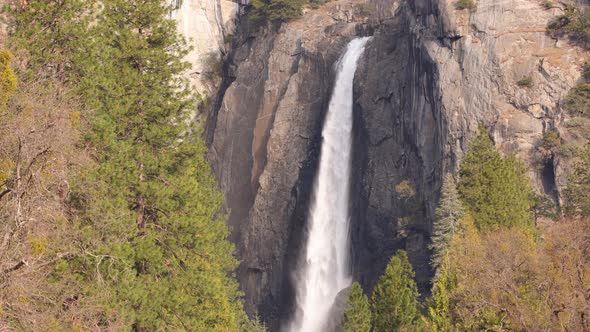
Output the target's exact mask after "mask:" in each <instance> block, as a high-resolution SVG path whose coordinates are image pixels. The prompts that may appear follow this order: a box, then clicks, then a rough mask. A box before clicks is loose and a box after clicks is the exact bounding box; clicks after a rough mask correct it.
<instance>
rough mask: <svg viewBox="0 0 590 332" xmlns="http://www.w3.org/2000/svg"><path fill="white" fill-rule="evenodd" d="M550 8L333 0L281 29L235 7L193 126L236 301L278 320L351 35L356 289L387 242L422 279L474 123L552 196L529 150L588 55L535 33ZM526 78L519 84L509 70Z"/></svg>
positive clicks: (380, 263)
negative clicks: (200, 127) (200, 135)
mask: <svg viewBox="0 0 590 332" xmlns="http://www.w3.org/2000/svg"><path fill="white" fill-rule="evenodd" d="M559 11H560V9H552V10H550V11H547V10H545V9H544V8H543V7H542V6H541V2H540V1H537V0H510V1H497V0H478V1H477V10H476V11H473V12H469V11H467V10H462V11H458V10H456V9H455V7H454V1H447V0H412V1H410V0H407V1H406V0H374V1H373V2H371V3H357V2H349V1H343V0H341V1H334V2H330V3H327V4H326V5H324V6H322V7H321V8H319V9H315V10H308V11H307V12H306V13H305V15H304V16H303V17H302V18H301V19H299V20H296V21H293V22H290V23H288V24H283V25H282V26H281V27H280V28H279V29H276V28H270V27H269V28H263V29H261V30H258V31H257V32H254V30H253V29H249V28H248V22H247V20H242V23H241V25H240V27H239V28H238V33H237V37H236V39H235V40H234V42H233V48H232V52H231V56H230V57H229V58H228V61H227V62H226V64H225V67H224V81H223V83H222V88H221V90H220V91H219V93H218V95H217V97H216V98H215V100H213V102H212V104H211V105H212V106H211V110H210V113H209V119H208V122H207V128H206V138H207V141H208V144H209V146H210V152H209V159H210V160H211V163H212V166H213V169H214V172H215V174H216V176H217V178H218V180H219V181H220V185H221V187H222V190H223V191H224V193H225V194H226V201H227V206H228V208H230V209H231V215H230V218H229V223H230V225H231V226H232V227H233V229H234V232H233V234H232V240H233V241H234V242H235V243H236V244H237V248H238V254H239V257H240V259H241V260H242V264H241V266H240V268H239V270H238V278H239V280H240V283H241V286H242V289H243V290H244V292H245V295H246V296H245V302H246V307H247V310H248V311H249V312H250V313H254V312H258V313H259V314H260V315H261V317H262V318H263V320H264V321H266V322H267V323H268V324H269V327H270V330H271V331H276V330H278V329H279V326H280V325H281V321H285V320H287V319H289V312H290V311H291V310H292V309H293V306H292V305H293V303H292V302H293V298H294V294H293V288H292V280H291V275H292V271H293V270H294V269H295V268H296V266H297V263H298V257H299V255H300V251H301V248H302V244H303V241H304V239H305V236H306V234H305V233H306V220H307V210H308V205H309V197H310V194H311V191H312V187H313V179H314V176H315V172H316V168H317V162H318V157H319V153H320V151H319V147H320V141H321V128H322V122H323V117H324V113H325V110H326V106H327V102H328V100H329V97H330V92H331V85H332V83H333V78H334V68H333V64H334V63H335V61H336V60H337V58H338V56H339V55H340V54H341V53H342V51H343V49H344V47H345V45H346V43H347V42H348V41H349V40H350V39H351V38H353V37H354V36H357V35H366V34H372V35H373V39H372V40H371V41H370V42H369V43H368V45H367V49H366V51H365V53H364V55H363V57H362V58H361V60H360V63H359V68H358V70H357V74H356V78H355V110H354V112H355V125H354V157H353V159H354V160H353V174H352V179H353V186H352V198H351V216H352V226H351V227H352V229H351V237H352V258H353V275H354V277H355V279H356V280H360V281H361V283H362V285H363V286H364V288H365V290H366V291H370V290H371V288H372V287H373V285H374V283H375V282H376V280H377V278H378V276H379V275H380V274H381V273H382V271H383V270H384V268H385V266H386V264H387V262H388V260H389V257H390V256H392V255H393V254H394V253H395V251H396V250H398V249H406V250H407V251H408V254H409V257H410V260H411V262H412V264H413V265H414V268H415V269H416V278H417V281H418V284H419V288H420V290H421V291H422V292H423V293H425V292H427V291H428V285H429V280H430V278H431V271H430V269H429V266H428V260H429V252H428V250H427V245H428V241H429V234H430V231H431V225H432V221H433V214H434V209H435V207H436V204H437V202H438V198H439V192H440V187H441V184H442V178H443V176H444V174H445V173H446V172H449V171H454V170H456V168H457V165H458V161H459V160H460V158H461V156H462V155H463V154H464V151H465V150H466V148H467V146H468V141H469V139H470V138H471V137H473V136H474V135H475V134H476V131H477V127H478V124H479V123H484V124H485V125H486V126H488V128H490V133H491V135H492V136H493V138H494V140H495V143H496V144H497V145H498V146H500V148H501V149H502V150H503V151H505V152H507V153H510V152H514V153H516V154H517V155H518V156H519V157H520V158H521V159H523V160H524V161H525V162H526V163H527V164H528V165H529V166H530V175H531V179H532V180H533V183H534V184H535V187H536V188H538V190H539V191H545V192H547V193H549V194H551V195H554V197H555V198H557V197H558V193H559V189H560V188H561V187H562V186H563V184H564V175H563V174H564V165H565V164H566V163H564V162H562V161H559V160H553V159H551V160H549V161H547V162H546V164H547V165H546V167H545V168H544V170H540V169H539V167H536V165H537V158H536V156H537V153H536V150H537V145H538V143H539V140H540V139H541V137H542V136H543V133H544V132H545V131H547V130H549V129H555V130H558V131H560V132H561V133H562V137H567V130H566V128H565V127H564V126H563V123H564V121H567V116H565V115H564V114H563V113H562V112H561V110H560V108H559V104H560V101H561V99H562V98H563V97H564V96H565V94H566V93H567V91H568V90H569V89H570V88H571V87H572V86H573V85H574V84H575V82H576V80H577V79H578V77H579V75H580V74H579V66H580V65H581V63H582V61H583V59H584V56H585V55H584V54H582V52H581V51H580V50H577V49H576V48H574V47H572V46H571V45H567V44H564V43H562V42H556V41H555V40H552V39H551V38H549V37H548V36H546V35H545V32H544V28H545V26H546V24H547V22H548V21H549V20H550V19H551V18H552V17H553V16H555V15H556V14H558V13H559ZM528 77H531V79H532V82H533V83H532V85H531V86H530V87H523V86H521V85H522V84H521V85H519V84H518V83H517V82H518V81H520V80H522V79H523V78H528Z"/></svg>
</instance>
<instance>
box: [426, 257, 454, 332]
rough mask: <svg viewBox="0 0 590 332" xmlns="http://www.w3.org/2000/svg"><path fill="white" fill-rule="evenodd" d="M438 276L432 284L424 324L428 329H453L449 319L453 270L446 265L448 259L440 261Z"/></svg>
mask: <svg viewBox="0 0 590 332" xmlns="http://www.w3.org/2000/svg"><path fill="white" fill-rule="evenodd" d="M440 263H441V265H440V267H439V271H438V276H437V278H436V281H435V282H434V285H433V286H432V296H431V297H430V299H429V300H428V315H427V317H426V324H425V325H426V326H427V328H428V330H429V331H454V330H455V328H454V326H453V323H452V320H451V314H450V312H451V309H452V308H451V295H450V293H451V292H452V290H453V289H454V288H455V287H456V282H457V281H456V278H455V276H454V272H453V270H452V269H451V268H450V267H449V266H448V265H449V262H448V259H445V258H443V260H442V261H441V262H440Z"/></svg>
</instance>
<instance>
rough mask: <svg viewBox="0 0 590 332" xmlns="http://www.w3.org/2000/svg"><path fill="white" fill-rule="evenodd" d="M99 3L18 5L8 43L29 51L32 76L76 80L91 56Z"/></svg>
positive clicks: (54, 0)
mask: <svg viewBox="0 0 590 332" xmlns="http://www.w3.org/2000/svg"><path fill="white" fill-rule="evenodd" d="M97 8H98V6H96V0H39V1H30V2H29V3H28V4H27V6H26V7H24V8H23V7H21V6H15V7H14V9H13V10H12V18H13V20H14V22H11V23H13V24H11V25H9V26H10V27H11V28H12V31H11V35H10V39H9V42H8V44H9V45H10V46H11V48H16V49H26V50H27V60H28V62H27V63H28V67H29V69H30V72H29V74H30V75H31V76H32V77H33V76H34V77H37V78H38V77H43V76H55V77H58V78H59V79H60V80H61V81H75V80H76V77H75V76H76V74H77V73H79V70H80V68H79V63H78V62H79V61H95V59H93V58H92V57H89V56H88V55H89V54H88V48H89V41H90V40H91V37H92V36H90V35H89V34H88V27H89V26H90V24H91V22H92V21H94V20H95V17H96V12H95V10H96V9H97Z"/></svg>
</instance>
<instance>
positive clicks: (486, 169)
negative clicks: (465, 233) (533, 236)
mask: <svg viewBox="0 0 590 332" xmlns="http://www.w3.org/2000/svg"><path fill="white" fill-rule="evenodd" d="M479 131H480V132H479V135H478V136H477V137H475V138H474V139H473V140H472V141H471V143H470V146H469V151H468V152H467V154H466V155H465V157H464V158H463V160H462V162H461V166H460V170H459V175H460V178H461V181H460V183H459V194H460V195H461V198H462V200H463V203H465V205H466V207H467V208H468V210H469V211H470V212H471V214H472V215H473V217H474V218H475V221H476V224H477V226H478V227H479V228H480V229H487V228H494V227H497V226H513V225H528V226H530V225H531V224H532V218H531V207H532V200H531V198H532V197H533V195H532V190H531V188H530V184H529V180H528V178H527V176H526V169H525V167H524V166H523V165H522V163H521V162H520V161H518V160H517V159H516V158H515V157H514V156H509V157H507V158H503V157H502V156H501V155H500V153H499V152H498V151H497V150H496V148H495V147H494V145H493V143H492V141H491V140H490V138H489V137H488V135H487V132H486V129H485V127H483V126H480V128H479Z"/></svg>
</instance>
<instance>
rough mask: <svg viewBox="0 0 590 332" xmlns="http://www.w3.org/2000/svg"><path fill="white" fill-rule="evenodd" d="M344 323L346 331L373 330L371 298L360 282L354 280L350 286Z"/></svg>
mask: <svg viewBox="0 0 590 332" xmlns="http://www.w3.org/2000/svg"><path fill="white" fill-rule="evenodd" d="M342 325H343V327H344V331H345V332H369V331H370V330H371V308H370V306H369V299H368V298H367V296H366V295H365V294H364V293H363V288H362V287H361V285H360V284H359V283H358V282H354V283H353V284H352V286H351V288H350V293H349V294H348V301H347V308H346V310H344V322H343V324H342Z"/></svg>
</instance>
